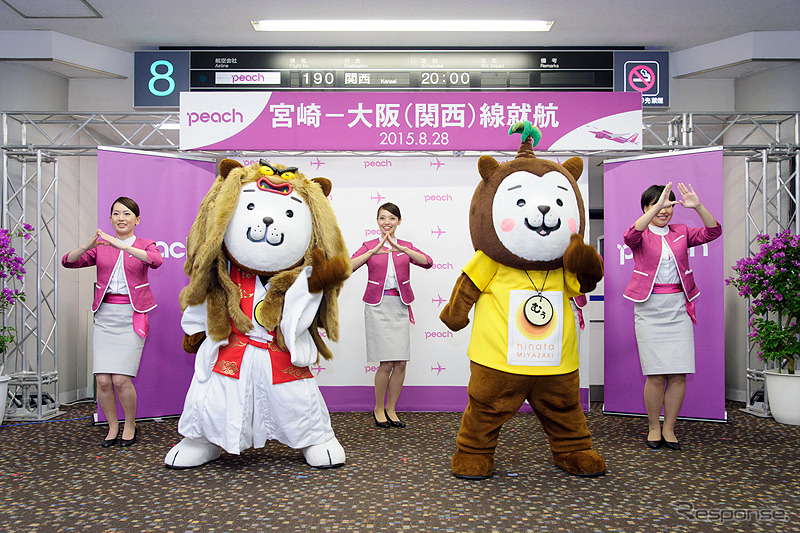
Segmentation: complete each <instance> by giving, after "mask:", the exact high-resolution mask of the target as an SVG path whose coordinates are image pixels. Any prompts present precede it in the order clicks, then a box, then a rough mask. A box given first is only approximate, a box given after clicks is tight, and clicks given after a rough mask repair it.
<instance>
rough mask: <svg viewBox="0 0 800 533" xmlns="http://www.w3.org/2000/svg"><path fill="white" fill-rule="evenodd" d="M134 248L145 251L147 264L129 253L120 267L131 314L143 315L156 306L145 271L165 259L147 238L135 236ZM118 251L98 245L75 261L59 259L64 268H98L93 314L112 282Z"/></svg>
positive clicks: (124, 254)
mask: <svg viewBox="0 0 800 533" xmlns="http://www.w3.org/2000/svg"><path fill="white" fill-rule="evenodd" d="M133 247H134V248H139V249H140V250H144V251H145V252H147V262H146V263H143V262H142V261H139V260H138V259H136V258H135V257H133V256H132V255H131V254H129V253H125V252H123V258H122V264H123V266H124V267H125V268H124V272H125V283H127V285H128V292H129V293H130V297H131V305H132V306H133V309H134V311H138V312H139V313H146V312H148V311H152V310H153V309H154V308H155V307H156V300H155V298H154V297H153V293H152V291H151V290H150V283H149V282H148V281H147V269H148V268H158V267H160V266H161V263H163V262H164V259H163V258H162V257H161V253H160V252H159V251H158V248H156V243H155V242H154V241H151V240H148V239H141V238H139V237H136V240H135V241H134V242H133ZM119 252H120V251H119V250H118V249H116V248H114V247H113V246H97V247H95V248H92V249H91V250H88V251H86V252H84V254H83V255H82V256H80V257H79V258H78V260H77V261H74V262H69V261H67V256H68V255H69V253H67V254H66V255H64V257H62V258H61V264H62V265H64V266H65V267H67V268H83V267H89V266H94V265H97V283H95V284H94V302H92V311H97V309H98V308H99V307H100V304H101V303H102V302H103V297H104V296H105V294H106V288H108V282H109V281H110V280H111V273H112V272H113V271H114V265H116V264H117V257H119Z"/></svg>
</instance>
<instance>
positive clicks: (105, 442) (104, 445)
mask: <svg viewBox="0 0 800 533" xmlns="http://www.w3.org/2000/svg"><path fill="white" fill-rule="evenodd" d="M118 442H119V432H117V436H116V437H114V438H113V439H103V442H101V443H100V447H101V448H111V447H112V446H116V445H117V443H118Z"/></svg>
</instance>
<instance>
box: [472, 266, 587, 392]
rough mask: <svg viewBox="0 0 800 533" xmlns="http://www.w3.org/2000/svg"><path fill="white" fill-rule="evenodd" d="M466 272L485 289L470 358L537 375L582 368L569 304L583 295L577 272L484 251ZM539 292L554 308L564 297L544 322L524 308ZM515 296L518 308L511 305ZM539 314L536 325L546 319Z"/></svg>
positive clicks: (515, 305) (477, 316)
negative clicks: (506, 260) (527, 266)
mask: <svg viewBox="0 0 800 533" xmlns="http://www.w3.org/2000/svg"><path fill="white" fill-rule="evenodd" d="M463 271H464V273H465V274H466V275H467V277H469V279H470V280H472V282H473V283H474V284H475V286H476V287H478V289H480V290H481V295H480V297H479V298H478V302H477V303H476V304H475V316H474V321H473V325H472V337H471V339H470V343H469V348H468V349H467V354H468V355H469V358H470V360H472V361H474V362H475V363H478V364H480V365H483V366H487V367H489V368H494V369H496V370H500V371H503V372H508V373H510V374H523V375H531V376H536V375H559V374H567V373H569V372H573V371H575V370H577V369H578V341H577V331H576V328H575V315H574V314H573V312H572V307H571V305H570V303H569V298H570V297H574V296H578V295H579V294H581V293H580V283H579V282H578V279H577V278H576V276H575V274H572V273H571V272H565V271H564V269H563V268H558V269H555V270H549V271H541V270H529V271H527V273H526V271H524V270H519V269H515V268H509V267H507V266H504V265H501V264H500V263H498V262H497V261H495V260H493V259H491V258H489V257H488V256H487V255H486V254H484V253H483V252H481V251H480V250H478V251H477V252H475V255H474V256H473V257H472V259H471V260H470V261H469V263H467V265H466V266H465V267H464V269H463ZM529 276H530V278H529ZM539 291H543V292H542V293H543V294H544V295H545V296H546V297H547V299H548V302H549V303H551V304H552V306H554V307H558V304H559V302H557V301H553V300H554V299H555V298H557V297H558V298H559V299H560V300H561V301H560V304H561V305H560V309H558V308H554V309H552V312H551V313H549V314H548V315H547V316H548V318H545V319H544V320H546V321H547V322H546V324H545V325H541V326H539V325H534V324H532V323H531V322H530V321H527V320H526V319H525V315H524V308H523V306H524V305H527V304H526V300H528V298H530V297H531V296H535V295H536V294H537V293H539ZM512 301H513V302H514V309H512V310H510V309H509V304H510V302H512ZM529 316H530V315H529ZM536 318H538V317H534V323H535V324H538V323H540V322H542V321H537V320H536ZM559 332H560V335H558V333H559ZM510 333H511V336H509V334H510ZM556 336H558V337H559V338H560V345H559V344H558V342H559V340H557V339H556V338H555V337H556ZM509 339H511V343H509ZM523 352H524V353H523ZM521 353H522V354H521ZM509 363H511V364H509Z"/></svg>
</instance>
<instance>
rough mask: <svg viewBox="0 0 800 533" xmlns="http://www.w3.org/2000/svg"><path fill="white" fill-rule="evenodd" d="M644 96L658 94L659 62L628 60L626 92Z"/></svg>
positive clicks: (626, 66)
mask: <svg viewBox="0 0 800 533" xmlns="http://www.w3.org/2000/svg"><path fill="white" fill-rule="evenodd" d="M633 91H635V92H637V93H641V95H642V96H653V95H657V94H658V62H656V61H627V62H626V63H625V92H626V93H629V92H633Z"/></svg>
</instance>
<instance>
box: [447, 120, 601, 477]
mask: <svg viewBox="0 0 800 533" xmlns="http://www.w3.org/2000/svg"><path fill="white" fill-rule="evenodd" d="M514 132H519V133H522V145H521V146H520V149H519V152H518V154H517V157H516V158H515V159H513V160H511V161H508V162H506V163H503V164H499V163H498V162H497V161H495V159H494V158H492V157H489V156H482V157H481V158H480V159H479V161H478V171H479V173H480V175H481V178H482V181H481V182H480V184H479V185H478V187H477V188H476V189H475V193H474V194H473V196H472V203H471V205H470V212H469V227H470V234H471V237H472V244H473V246H474V247H475V250H476V251H475V255H474V256H473V258H472V259H471V260H470V262H469V263H468V264H467V265H466V266H465V267H464V268H463V272H462V274H461V276H460V277H459V278H458V280H457V281H456V285H455V287H454V288H453V293H452V295H451V297H450V301H449V303H448V304H447V305H446V306H445V308H444V310H443V311H442V313H441V315H440V319H441V320H442V322H444V323H445V324H446V325H447V327H448V328H450V329H451V330H453V331H457V330H460V329H462V328H464V327H465V326H466V325H467V324H468V323H469V318H468V317H467V315H468V313H469V311H470V309H471V308H472V306H473V305H474V306H475V315H474V321H475V323H474V324H473V326H472V337H471V339H470V344H469V348H468V355H469V358H470V372H471V376H470V380H469V387H468V393H469V404H468V406H467V409H466V411H464V415H463V417H462V420H461V428H460V429H459V432H458V439H457V442H456V444H457V450H456V453H455V455H454V456H453V461H452V468H453V474H454V475H455V476H456V477H459V478H465V479H484V478H488V477H490V476H491V475H492V469H493V467H494V451H495V448H496V447H497V440H498V435H499V434H500V428H501V426H502V425H503V423H504V422H506V421H507V420H509V419H510V418H511V417H512V416H514V413H516V412H517V411H518V410H519V408H520V407H521V406H522V404H523V402H524V401H525V400H528V403H529V404H530V405H531V407H532V408H533V411H534V413H536V416H537V417H538V418H539V421H540V422H541V424H542V427H543V428H544V430H545V432H546V433H547V436H548V437H549V440H550V450H551V451H552V453H553V461H554V462H555V464H556V465H557V466H559V467H561V468H563V469H564V470H566V471H567V472H569V473H570V474H575V475H578V476H598V475H602V474H604V473H605V470H606V465H605V461H604V460H603V458H602V457H601V456H600V455H599V454H598V453H597V452H596V451H594V450H593V449H592V439H591V436H590V435H589V430H588V428H587V426H586V417H585V416H584V414H583V410H582V409H581V405H580V397H579V381H578V349H577V333H576V327H575V318H574V315H573V312H572V308H571V306H570V303H569V298H570V297H573V296H577V295H579V294H583V293H586V292H589V291H592V290H593V289H594V288H595V286H596V285H597V282H598V281H600V279H602V277H603V261H602V259H601V258H600V256H599V255H598V254H597V252H596V251H595V250H594V248H592V247H591V246H588V245H586V244H584V242H583V238H582V235H583V231H584V225H585V219H584V208H583V199H582V198H581V194H580V191H579V189H578V185H577V182H576V180H577V179H578V177H580V175H581V172H582V170H583V161H582V160H581V159H580V158H578V157H573V158H570V159H568V160H567V161H565V162H564V164H563V165H559V164H558V163H555V162H552V161H545V160H542V159H538V158H537V157H535V156H534V154H533V146H532V143H531V136H533V137H534V138H535V140H534V142H538V141H539V138H540V137H541V133H540V132H539V130H538V129H537V128H533V127H531V124H530V123H529V122H525V123H518V124H516V125H514V126H513V127H512V128H511V131H509V134H511V133H514Z"/></svg>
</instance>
